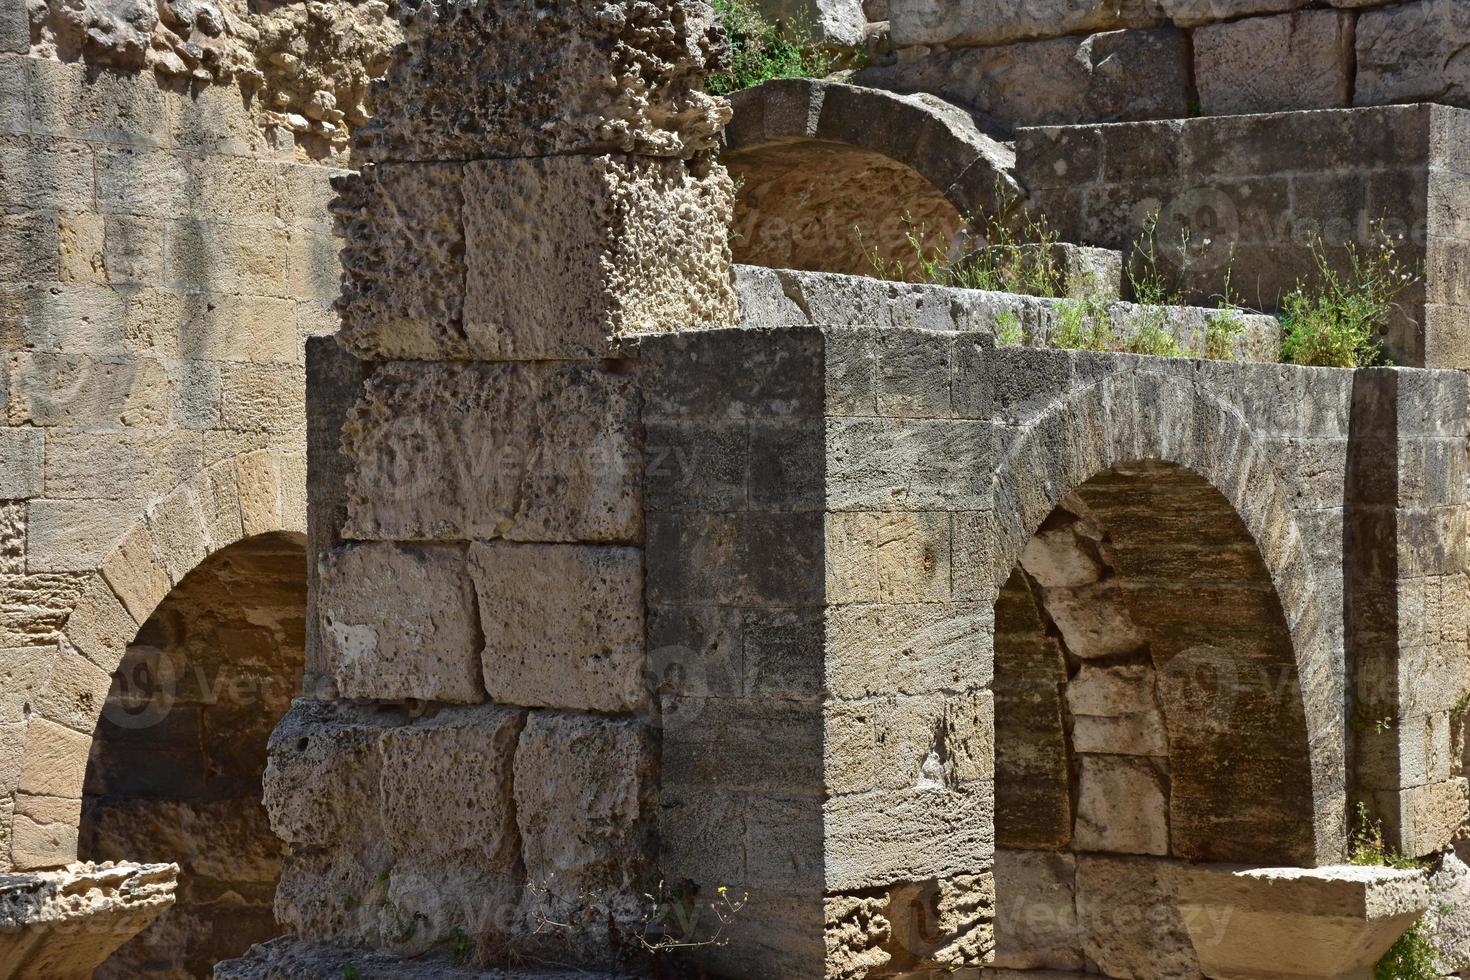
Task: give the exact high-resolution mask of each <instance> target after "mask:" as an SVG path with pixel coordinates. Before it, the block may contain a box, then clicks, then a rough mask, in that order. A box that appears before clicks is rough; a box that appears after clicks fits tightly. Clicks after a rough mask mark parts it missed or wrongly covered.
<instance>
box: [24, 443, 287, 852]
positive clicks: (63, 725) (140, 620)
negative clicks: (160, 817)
mask: <svg viewBox="0 0 1470 980" xmlns="http://www.w3.org/2000/svg"><path fill="white" fill-rule="evenodd" d="M305 486H306V461H305V454H304V453H303V452H291V451H283V450H279V449H262V450H257V451H253V452H248V453H243V454H240V455H237V456H233V457H229V458H226V459H223V460H220V461H218V462H216V463H214V464H212V465H210V466H209V467H206V468H205V469H204V470H203V471H201V472H199V473H198V474H196V475H195V476H194V477H193V478H192V479H190V480H188V481H187V482H185V483H183V484H181V485H179V486H178V487H176V488H175V489H174V490H173V491H171V492H170V493H169V494H168V495H166V496H165V497H163V498H162V499H160V500H158V501H156V502H155V503H154V504H153V505H152V506H150V507H149V508H148V510H147V511H146V512H145V513H144V514H143V515H142V516H141V517H140V518H139V519H138V520H137V521H136V522H135V523H134V525H133V527H132V528H131V529H130V530H129V531H128V532H127V533H125V534H124V535H123V536H122V537H121V538H120V539H119V541H118V543H117V544H116V545H115V546H114V547H113V548H112V549H111V551H110V552H109V553H108V555H107V557H106V558H105V559H104V560H103V562H102V563H101V565H100V567H99V568H98V569H97V570H96V571H95V572H93V573H91V574H89V575H88V576H86V579H85V581H84V582H83V583H82V586H81V590H80V598H79V599H78V601H77V604H76V605H75V606H74V607H73V608H72V611H71V613H70V614H69V615H68V617H67V620H66V622H65V624H64V625H63V627H62V631H61V637H60V639H59V640H58V642H57V644H56V646H55V648H54V650H53V651H52V656H51V664H50V669H49V672H48V676H47V679H46V681H45V683H44V684H38V685H37V686H36V688H35V693H34V695H33V698H32V700H31V701H30V703H29V705H28V707H27V720H26V721H25V722H24V724H23V732H22V733H21V737H20V739H18V740H17V741H18V742H19V744H18V745H15V746H14V747H13V748H12V750H11V751H12V753H13V754H12V755H11V758H12V759H14V760H15V761H14V762H13V763H12V765H13V769H11V770H10V772H11V774H12V775H11V778H12V780H13V781H12V783H11V787H12V792H13V794H14V796H13V799H14V811H13V813H12V814H9V815H8V816H9V821H8V822H9V823H10V827H9V830H10V835H9V839H8V842H7V843H8V845H9V852H10V859H11V864H12V866H13V867H14V868H15V869H16V870H19V871H27V870H40V869H45V868H56V867H62V866H64V865H66V864H69V863H71V862H72V861H74V860H76V856H77V843H78V829H79V826H80V823H81V807H82V798H83V786H84V782H85V778H86V772H87V763H88V759H89V756H90V752H91V746H92V737H93V733H94V732H95V730H96V727H97V723H98V719H99V717H100V716H101V713H102V710H103V707H104V706H105V704H106V701H107V695H108V691H109V689H110V688H111V686H112V678H113V673H114V672H115V671H116V670H117V669H118V667H119V665H120V664H121V663H122V660H123V657H124V654H125V653H126V651H127V648H128V645H129V644H131V643H132V642H133V640H134V638H135V637H136V636H137V635H138V631H139V630H140V628H141V627H142V626H143V624H145V623H146V622H147V621H148V619H149V617H151V616H152V615H153V613H154V611H155V610H156V609H157V608H158V606H159V604H160V603H161V602H162V601H163V600H164V598H165V597H166V596H167V595H168V594H169V592H170V591H172V590H173V589H174V588H175V587H176V586H177V585H178V584H179V583H180V582H182V581H183V579H184V578H185V576H186V575H188V573H189V572H191V571H193V570H194V569H195V568H196V567H198V566H199V565H200V564H202V563H203V562H205V561H206V560H207V559H208V558H209V557H210V556H211V555H214V554H217V553H219V552H222V551H224V550H225V549H227V548H229V547H231V546H232V545H235V544H237V543H239V542H242V541H245V540H247V539H250V538H255V537H258V536H260V535H268V534H290V535H294V536H296V539H297V540H298V541H299V542H300V543H301V544H303V545H304V542H305V533H306V501H305ZM304 574H305V570H304V569H303V575H304ZM0 828H3V823H0Z"/></svg>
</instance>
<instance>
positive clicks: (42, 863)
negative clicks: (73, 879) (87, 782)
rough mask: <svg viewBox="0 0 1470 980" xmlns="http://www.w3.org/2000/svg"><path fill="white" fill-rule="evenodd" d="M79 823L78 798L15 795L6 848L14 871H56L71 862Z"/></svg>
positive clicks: (80, 818) (80, 819) (79, 806)
mask: <svg viewBox="0 0 1470 980" xmlns="http://www.w3.org/2000/svg"><path fill="white" fill-rule="evenodd" d="M81 821H82V801H81V800H79V799H61V798H58V797H54V796H31V795H29V794H26V793H19V794H17V795H16V797H15V821H14V823H13V825H12V827H11V845H10V856H11V860H12V863H14V865H15V867H16V869H17V870H22V871H32V870H37V869H42V868H59V867H62V866H63V865H66V864H69V863H71V862H72V861H75V860H76V857H77V827H78V826H79V825H80V824H81Z"/></svg>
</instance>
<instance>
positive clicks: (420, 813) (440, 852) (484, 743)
mask: <svg viewBox="0 0 1470 980" xmlns="http://www.w3.org/2000/svg"><path fill="white" fill-rule="evenodd" d="M524 720H525V713H524V712H521V711H515V710H512V709H509V708H502V707H499V706H498V705H486V706H484V707H477V708H449V709H445V710H443V711H440V712H439V713H438V714H437V715H435V716H433V717H432V718H428V719H425V720H423V721H420V722H417V723H415V724H412V725H404V726H402V727H399V728H394V729H392V730H389V731H386V732H384V733H383V735H382V738H381V741H380V743H379V744H380V749H381V752H382V764H381V769H380V771H379V786H380V787H381V793H382V796H381V804H380V805H381V807H382V826H384V827H389V828H392V839H391V843H392V846H393V848H394V850H395V852H396V853H397V854H398V857H399V860H400V861H406V862H410V863H414V864H427V863H432V862H437V861H443V862H446V863H447V866H449V867H454V866H456V865H469V866H471V867H473V869H474V870H475V871H476V872H482V871H485V870H491V869H493V870H498V871H507V870H510V868H511V865H512V864H513V863H514V862H515V860H516V858H517V856H518V854H519V839H518V837H517V835H516V825H515V820H516V817H515V812H514V809H513V804H512V799H511V778H512V763H513V757H514V753H515V748H516V739H517V737H518V736H519V735H520V731H521V726H522V724H523V722H524Z"/></svg>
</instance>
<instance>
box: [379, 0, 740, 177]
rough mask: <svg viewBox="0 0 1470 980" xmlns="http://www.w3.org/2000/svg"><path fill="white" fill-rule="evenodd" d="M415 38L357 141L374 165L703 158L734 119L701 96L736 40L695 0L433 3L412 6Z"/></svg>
mask: <svg viewBox="0 0 1470 980" xmlns="http://www.w3.org/2000/svg"><path fill="white" fill-rule="evenodd" d="M405 35H406V38H405V41H406V43H405V45H404V46H402V47H399V48H397V49H396V50H395V51H394V54H393V58H392V61H391V63H390V64H389V67H388V73H387V78H386V84H384V85H383V86H381V87H380V88H379V91H378V92H377V100H376V102H377V104H376V106H375V116H374V118H373V120H372V122H370V123H368V124H367V125H366V126H364V127H362V128H361V129H360V130H359V131H358V133H357V137H356V143H355V147H354V153H355V154H357V155H360V156H361V157H362V158H363V159H365V160H371V161H384V160H476V159H486V158H490V157H529V156H543V155H546V154H555V153H587V152H608V151H621V152H630V153H640V154H645V155H657V156H692V155H693V154H695V153H699V152H701V151H704V150H712V149H714V148H715V146H716V145H717V143H718V140H719V136H720V130H721V128H722V127H723V126H724V124H725V122H726V121H728V119H729V108H728V105H727V104H726V103H725V102H724V101H723V100H722V99H716V98H713V97H710V96H707V95H704V94H703V93H702V91H700V89H701V87H702V82H703V80H704V77H705V75H706V74H707V73H708V72H709V71H711V70H712V69H714V68H716V67H718V65H719V62H720V60H721V59H722V58H723V57H724V40H723V38H722V36H721V35H720V34H719V32H717V31H716V30H715V26H714V18H713V13H712V11H711V10H710V8H709V7H707V6H705V5H703V4H699V3H695V2H693V0H677V2H674V3H669V4H658V5H654V6H645V5H641V4H636V3H632V2H627V0H620V2H618V3H616V4H614V5H613V6H611V7H605V6H602V5H599V4H596V3H593V2H590V0H583V2H578V3H573V4H566V5H561V6H558V7H557V8H556V9H555V10H554V11H548V10H534V9H532V8H528V7H526V6H524V5H522V4H517V3H514V2H493V3H466V2H464V0H430V2H427V3H422V4H418V5H416V11H415V10H414V9H410V11H409V12H408V14H407V22H406V24H405ZM490 50H493V51H495V52H496V56H495V57H493V58H491V57H487V56H486V52H487V51H490Z"/></svg>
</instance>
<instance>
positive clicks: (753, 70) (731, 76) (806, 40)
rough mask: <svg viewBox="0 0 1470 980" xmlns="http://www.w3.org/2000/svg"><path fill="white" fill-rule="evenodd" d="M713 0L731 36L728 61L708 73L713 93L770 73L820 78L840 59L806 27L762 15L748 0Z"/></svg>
mask: <svg viewBox="0 0 1470 980" xmlns="http://www.w3.org/2000/svg"><path fill="white" fill-rule="evenodd" d="M713 4H714V8H715V16H716V17H718V18H719V21H720V25H721V26H722V27H724V28H725V34H726V35H728V37H729V38H730V67H729V68H728V69H727V70H726V71H722V72H718V73H716V74H714V75H711V76H710V77H709V80H708V82H707V83H706V85H705V88H706V89H707V90H708V91H710V92H713V93H714V94H715V95H729V94H730V93H731V92H738V91H740V90H741V89H744V88H750V87H752V86H755V85H759V84H760V83H761V82H765V81H769V80H770V79H773V78H820V77H822V76H824V75H827V74H830V73H831V72H832V71H833V70H834V69H835V68H836V67H837V66H838V64H839V63H841V62H842V60H843V59H842V58H841V57H840V56H839V55H838V54H835V53H833V52H830V51H826V50H823V49H822V48H821V47H820V46H819V45H817V44H816V43H815V42H813V41H812V39H811V36H810V35H809V34H808V33H807V31H806V30H805V29H804V28H801V27H798V26H795V25H789V24H783V23H781V22H779V21H778V22H772V21H769V20H766V18H765V17H764V16H763V15H762V14H761V12H760V9H759V8H758V7H756V5H755V4H753V3H751V0H713Z"/></svg>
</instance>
